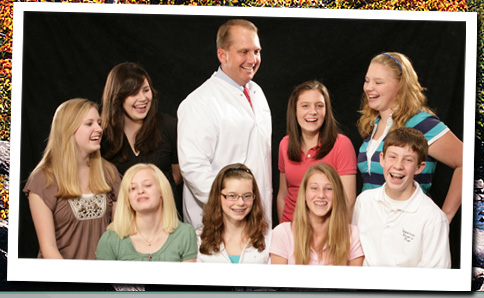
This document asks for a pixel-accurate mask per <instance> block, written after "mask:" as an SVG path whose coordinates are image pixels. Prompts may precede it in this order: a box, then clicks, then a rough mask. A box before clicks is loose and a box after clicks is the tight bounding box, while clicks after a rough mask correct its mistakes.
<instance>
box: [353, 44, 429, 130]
mask: <svg viewBox="0 0 484 298" xmlns="http://www.w3.org/2000/svg"><path fill="white" fill-rule="evenodd" d="M397 62H398V63H397ZM371 63H379V64H382V65H384V66H385V67H387V69H388V70H390V71H391V72H392V73H393V75H394V77H395V78H396V79H397V80H398V81H399V86H398V93H397V97H396V99H395V102H396V104H395V106H394V107H393V113H392V120H393V127H392V129H395V128H399V127H403V126H405V123H406V122H407V121H408V120H409V119H410V118H412V117H413V116H415V115H416V114H418V113H419V112H420V111H425V112H428V113H430V114H433V115H434V112H433V111H432V110H431V109H430V108H429V107H427V97H426V96H425V94H424V93H423V92H424V91H425V88H424V87H422V86H421V85H420V83H419V81H418V76H417V73H416V72H415V70H414V69H413V66H412V63H411V62H410V60H409V59H408V57H407V56H405V55H403V54H401V53H397V52H386V53H382V54H379V55H377V56H375V57H373V59H372V60H371V62H370V64H371ZM361 106H362V108H361V110H360V111H359V113H360V114H361V117H360V119H359V120H358V123H357V125H358V131H359V133H360V135H361V136H362V137H363V138H365V137H367V136H369V135H370V134H371V131H372V129H373V126H374V124H375V120H376V119H377V117H378V116H379V112H378V111H376V110H373V109H372V108H370V106H369V105H368V97H367V96H366V94H365V93H363V95H362V98H361Z"/></svg>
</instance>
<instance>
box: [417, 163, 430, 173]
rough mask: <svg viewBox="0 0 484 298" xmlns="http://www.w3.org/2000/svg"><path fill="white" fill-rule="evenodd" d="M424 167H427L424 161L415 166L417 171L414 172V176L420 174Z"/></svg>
mask: <svg viewBox="0 0 484 298" xmlns="http://www.w3.org/2000/svg"><path fill="white" fill-rule="evenodd" d="M426 165H427V163H426V162H425V161H422V162H421V163H420V165H418V166H417V169H416V170H415V175H418V174H420V173H422V171H423V170H424V169H425V166H426Z"/></svg>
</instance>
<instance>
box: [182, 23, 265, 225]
mask: <svg viewBox="0 0 484 298" xmlns="http://www.w3.org/2000/svg"><path fill="white" fill-rule="evenodd" d="M260 52H261V46H260V42H259V37H258V35H257V27H256V26H255V25H254V24H252V23H251V22H249V21H246V20H240V19H234V20H229V21H228V22H227V23H225V24H223V25H222V26H221V27H220V28H219V30H218V33H217V57H218V59H219V61H220V67H219V69H218V70H217V71H216V72H215V73H214V74H213V75H212V77H210V78H209V79H208V80H207V81H205V83H203V84H202V85H201V86H200V87H198V88H197V89H196V90H195V91H193V92H192V93H191V94H189V95H188V96H187V98H186V99H185V100H184V101H183V102H182V103H181V104H180V106H179V108H178V159H179V164H180V169H181V173H182V176H183V179H184V186H183V216H184V220H185V221H186V222H187V223H190V224H191V225H192V226H193V227H194V228H195V229H197V228H199V227H200V226H201V225H202V216H203V214H202V213H203V210H202V209H203V206H204V205H205V203H207V201H208V195H209V192H210V188H211V186H212V183H213V180H214V179H215V176H216V175H217V173H218V172H219V170H220V169H221V168H223V167H224V166H226V165H228V164H232V163H243V164H245V165H246V166H247V167H249V168H250V169H251V171H252V172H253V173H254V175H255V178H256V180H257V184H258V186H259V191H260V194H261V198H256V200H261V202H262V205H263V207H264V211H265V214H266V219H267V221H268V223H269V226H272V225H271V222H272V169H271V167H272V164H271V134H272V123H271V111H270V109H269V105H268V103H267V100H266V98H265V95H264V93H263V92H262V89H261V88H260V87H259V86H258V85H257V84H256V83H255V82H253V81H252V78H253V77H254V75H255V73H256V72H257V70H258V69H259V66H260V62H261V55H260ZM234 212H235V211H234Z"/></svg>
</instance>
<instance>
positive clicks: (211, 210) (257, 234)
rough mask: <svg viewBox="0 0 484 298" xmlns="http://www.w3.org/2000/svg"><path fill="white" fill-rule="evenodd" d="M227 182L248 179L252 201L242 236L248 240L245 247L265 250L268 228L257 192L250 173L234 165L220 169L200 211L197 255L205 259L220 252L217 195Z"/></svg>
mask: <svg viewBox="0 0 484 298" xmlns="http://www.w3.org/2000/svg"><path fill="white" fill-rule="evenodd" d="M227 179H249V180H251V181H252V192H253V193H254V194H255V199H254V204H253V205H252V210H251V211H250V212H249V214H247V216H246V220H247V224H246V226H245V235H246V236H247V238H249V244H250V245H252V246H253V247H254V248H256V249H257V250H258V251H259V252H261V251H263V250H264V249H265V247H266V243H265V238H264V235H265V234H266V233H267V231H268V229H269V225H268V223H267V221H266V220H265V219H264V210H263V207H262V202H261V196H260V192H259V188H258V187H257V182H256V180H255V177H254V175H253V174H252V172H251V171H250V169H249V168H248V167H247V166H245V165H243V164H241V163H236V164H230V165H228V166H225V167H224V168H222V169H221V170H220V172H219V173H218V174H217V176H216V177H215V180H214V181H213V184H212V188H211V190H210V195H209V197H208V202H207V204H205V206H204V207H203V219H202V223H203V230H202V234H201V236H200V238H201V240H202V242H201V245H200V249H199V250H200V253H202V254H207V255H208V254H212V253H217V252H220V244H221V243H222V241H223V231H224V223H223V210H222V204H221V197H222V196H221V191H222V189H223V188H224V187H225V186H224V184H225V181H226V180H227Z"/></svg>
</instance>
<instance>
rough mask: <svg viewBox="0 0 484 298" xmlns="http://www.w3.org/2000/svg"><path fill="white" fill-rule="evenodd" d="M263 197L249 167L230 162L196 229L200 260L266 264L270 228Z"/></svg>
mask: <svg viewBox="0 0 484 298" xmlns="http://www.w3.org/2000/svg"><path fill="white" fill-rule="evenodd" d="M261 200H262V198H261V197H260V193H259V189H258V187H257V182H256V181H255V178H254V175H253V174H252V172H251V171H250V169H249V168H247V167H246V166H245V165H243V164H231V165H228V166H226V167H224V168H223V169H221V170H220V172H219V173H218V175H217V176H216V177H215V181H214V182H213V184H212V188H211V190H210V195H209V198H208V202H207V204H205V206H204V208H203V212H204V214H203V219H202V222H203V228H202V229H201V230H198V231H197V234H198V245H199V251H198V256H197V262H215V263H258V264H267V263H268V262H269V252H268V249H269V245H270V242H269V241H270V237H271V235H270V232H271V230H270V229H269V226H268V224H267V222H266V221H265V219H264V211H263V207H262V203H261Z"/></svg>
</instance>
